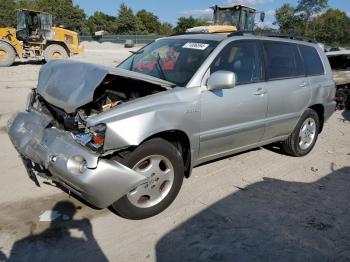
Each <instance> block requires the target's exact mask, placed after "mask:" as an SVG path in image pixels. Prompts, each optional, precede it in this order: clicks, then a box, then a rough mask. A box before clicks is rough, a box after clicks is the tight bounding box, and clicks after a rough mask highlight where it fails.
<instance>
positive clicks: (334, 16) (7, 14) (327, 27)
mask: <svg viewBox="0 0 350 262" xmlns="http://www.w3.org/2000/svg"><path fill="white" fill-rule="evenodd" d="M18 8H26V9H32V10H38V11H44V12H48V13H50V14H52V16H53V18H54V24H55V25H56V26H60V25H62V26H64V27H65V28H68V29H71V30H75V31H77V32H79V33H80V34H81V35H92V34H93V33H95V32H96V31H105V32H106V33H108V34H155V35H170V34H173V33H182V32H185V31H186V29H188V28H191V27H195V26H202V25H208V24H209V22H208V21H209V20H210V18H194V17H192V16H190V17H180V18H178V21H177V24H176V26H175V27H173V26H172V25H171V24H170V23H167V22H161V21H160V20H159V18H158V17H157V16H156V15H155V14H153V13H152V12H149V11H146V10H144V9H143V10H140V11H138V12H136V13H134V12H133V10H132V9H131V8H130V7H128V6H127V5H125V4H124V3H122V4H121V5H120V6H119V9H118V10H117V8H116V15H115V16H113V15H107V14H105V13H103V12H100V11H97V12H95V13H94V14H93V15H91V16H89V17H88V16H87V15H86V13H85V12H84V10H83V9H82V8H80V7H79V6H78V5H74V4H73V1H72V0H1V1H0V27H10V26H15V22H16V21H15V20H16V11H15V10H16V9H18ZM274 25H275V26H277V28H278V29H273V28H271V27H264V28H257V31H275V32H276V31H277V32H281V33H288V34H294V35H299V36H305V37H309V38H312V39H316V40H317V41H320V42H323V43H326V44H329V45H349V44H350V18H349V16H348V15H347V14H346V13H345V12H343V11H341V10H339V9H331V8H328V0H298V2H297V5H296V6H293V5H291V4H289V3H287V4H283V5H282V6H281V7H279V8H277V9H276V10H275V21H274Z"/></svg>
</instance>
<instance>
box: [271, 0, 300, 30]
mask: <svg viewBox="0 0 350 262" xmlns="http://www.w3.org/2000/svg"><path fill="white" fill-rule="evenodd" d="M295 13H296V10H295V8H294V7H293V6H292V5H290V4H283V5H282V6H281V7H280V8H277V9H276V13H275V18H276V21H275V22H274V24H275V25H278V27H279V31H280V32H281V33H293V34H302V32H303V19H302V17H301V16H298V15H295Z"/></svg>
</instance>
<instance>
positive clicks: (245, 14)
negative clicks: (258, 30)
mask: <svg viewBox="0 0 350 262" xmlns="http://www.w3.org/2000/svg"><path fill="white" fill-rule="evenodd" d="M212 9H213V10H214V25H229V26H236V27H237V29H238V30H240V31H253V29H254V25H255V14H256V10H255V9H254V8H251V7H247V6H244V5H225V6H218V5H215V6H213V7H212ZM262 14H263V13H262ZM263 18H264V15H261V16H260V20H263Z"/></svg>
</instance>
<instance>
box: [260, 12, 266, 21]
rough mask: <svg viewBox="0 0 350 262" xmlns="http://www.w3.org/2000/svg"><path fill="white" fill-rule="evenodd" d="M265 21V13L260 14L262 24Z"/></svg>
mask: <svg viewBox="0 0 350 262" xmlns="http://www.w3.org/2000/svg"><path fill="white" fill-rule="evenodd" d="M264 21H265V12H261V13H260V22H264Z"/></svg>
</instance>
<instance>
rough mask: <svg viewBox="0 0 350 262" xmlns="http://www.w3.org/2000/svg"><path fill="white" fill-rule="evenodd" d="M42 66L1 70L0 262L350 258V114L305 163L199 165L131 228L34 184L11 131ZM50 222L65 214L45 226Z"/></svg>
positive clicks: (274, 154)
mask: <svg viewBox="0 0 350 262" xmlns="http://www.w3.org/2000/svg"><path fill="white" fill-rule="evenodd" d="M86 48H87V50H86V52H85V53H84V54H82V55H81V56H78V57H75V58H74V59H78V60H82V61H87V62H94V63H100V64H104V65H108V66H113V65H116V64H117V63H118V62H119V61H121V60H123V59H124V58H125V57H126V56H127V55H128V51H127V50H126V49H124V48H123V47H122V46H118V45H114V44H103V45H100V44H96V43H92V44H87V46H86ZM40 66H41V63H39V62H21V61H19V62H17V63H16V65H15V66H13V67H10V68H0V94H1V95H0V145H1V151H0V166H1V167H2V169H1V170H2V172H1V175H0V176H1V177H0V210H1V211H0V261H2V260H7V258H9V260H10V261H66V260H73V261H76V260H78V259H79V260H80V259H81V260H84V261H106V260H110V261H257V260H259V261H261V260H262V261H266V260H273V261H276V260H278V261H290V260H293V261H310V260H311V261H349V260H350V204H349V199H350V112H336V113H335V114H334V115H333V116H332V118H331V119H330V120H329V121H328V123H327V124H326V126H325V129H324V131H323V133H322V134H321V135H320V137H319V141H318V143H317V144H316V147H315V149H314V150H313V152H312V153H311V154H310V155H308V156H306V157H304V158H292V157H288V156H285V155H283V154H281V152H280V151H279V149H278V148H276V147H272V146H269V147H265V148H259V149H256V150H252V151H249V152H245V153H243V154H239V155H235V156H232V157H229V158H226V159H222V160H220V161H216V162H212V163H209V164H206V165H203V166H200V167H197V168H195V169H194V171H193V174H192V177H191V178H190V179H189V180H186V181H185V182H184V185H183V188H182V190H181V192H180V194H179V196H178V198H177V199H176V200H175V202H174V203H173V204H172V205H171V207H170V208H168V209H167V210H166V211H165V212H163V213H162V214H160V215H158V216H156V217H153V218H150V219H147V220H143V221H129V220H125V219H122V218H120V217H118V216H116V215H114V214H113V213H111V212H110V211H109V210H94V209H92V208H90V207H88V206H86V205H84V204H83V203H81V202H79V201H77V200H75V199H73V198H69V196H68V195H66V194H64V193H62V192H61V191H60V190H59V189H56V188H53V187H52V186H50V185H47V184H42V187H41V188H37V187H35V185H34V184H33V183H32V182H31V181H30V180H29V179H27V177H26V173H25V170H24V168H23V166H22V163H21V161H20V160H19V158H18V157H17V154H16V152H15V150H14V148H13V147H12V145H11V144H10V141H9V139H8V137H7V134H6V123H7V120H8V119H9V117H10V115H11V114H13V113H14V112H15V111H19V110H23V108H24V103H25V98H26V95H27V94H28V92H29V90H30V89H31V88H32V87H34V86H35V85H36V81H37V77H38V72H39V69H40ZM45 211H46V213H45ZM49 211H54V212H53V213H51V214H50V213H47V212H49ZM47 214H49V216H51V217H53V216H55V214H56V215H59V214H60V216H59V217H58V219H56V220H54V221H51V222H48V221H46V222H45V221H40V220H45V217H46V215H47Z"/></svg>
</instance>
